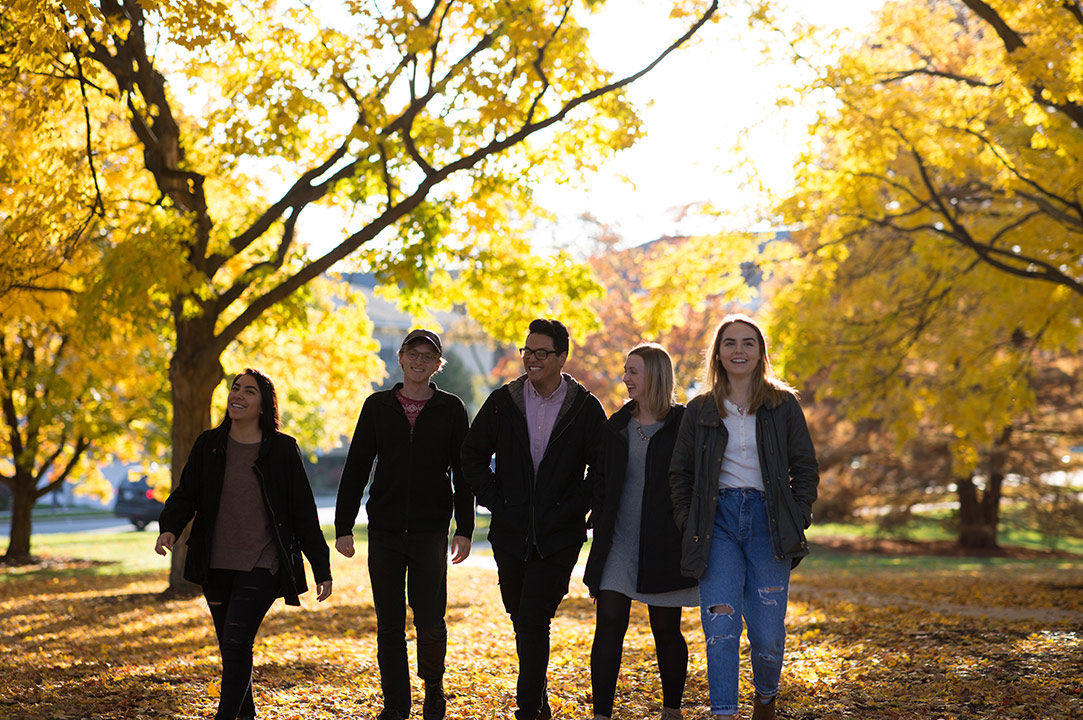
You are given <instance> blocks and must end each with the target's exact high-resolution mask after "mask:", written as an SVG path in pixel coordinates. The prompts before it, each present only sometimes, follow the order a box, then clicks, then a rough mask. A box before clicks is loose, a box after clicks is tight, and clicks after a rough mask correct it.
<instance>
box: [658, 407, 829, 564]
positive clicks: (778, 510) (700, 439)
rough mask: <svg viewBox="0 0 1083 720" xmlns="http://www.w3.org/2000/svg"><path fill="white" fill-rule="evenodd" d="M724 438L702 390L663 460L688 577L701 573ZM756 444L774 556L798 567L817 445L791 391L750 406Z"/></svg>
mask: <svg viewBox="0 0 1083 720" xmlns="http://www.w3.org/2000/svg"><path fill="white" fill-rule="evenodd" d="M728 439H729V432H728V431H727V430H726V425H725V424H724V423H723V422H722V418H721V417H720V416H719V414H718V407H717V406H716V405H715V401H714V396H713V395H711V394H710V393H709V392H708V393H704V394H702V395H697V396H696V397H695V398H693V399H692V401H691V402H689V403H688V410H687V411H685V414H684V419H683V420H682V421H681V428H680V431H679V432H678V433H677V445H676V447H675V448H674V449H673V460H672V462H671V463H670V466H669V486H670V497H671V499H672V501H673V518H674V520H675V521H676V522H677V525H678V527H680V528H681V530H682V554H681V572H683V573H684V574H685V575H687V576H688V577H693V578H701V577H703V573H704V572H705V571H706V569H707V556H708V554H709V552H710V549H711V531H712V528H713V527H714V517H715V510H716V508H717V498H718V475H719V473H720V472H721V470H722V456H723V454H725V452H726V442H727V440H728ZM756 448H757V450H758V452H759V456H760V472H761V474H762V476H763V488H764V495H765V496H766V501H767V521H768V523H769V524H770V527H771V544H772V545H773V546H774V551H775V559H777V560H787V559H788V560H790V564H791V566H793V567H797V564H798V563H799V562H801V558H803V557H804V556H805V555H808V543H807V542H806V541H805V529H806V528H807V527H808V526H809V525H811V524H812V503H813V502H815V501H816V494H817V492H816V488H817V486H818V485H819V483H820V472H819V465H818V464H817V462H816V450H815V448H814V447H813V445H812V438H811V437H810V436H809V432H808V425H807V424H806V423H805V414H804V413H803V412H802V411H801V404H800V403H798V401H797V398H795V397H793V396H792V395H788V396H787V397H786V399H785V400H783V401H782V402H781V403H780V404H779V405H777V406H776V407H773V408H769V407H767V406H766V405H765V406H763V407H761V408H760V409H759V410H757V411H756Z"/></svg>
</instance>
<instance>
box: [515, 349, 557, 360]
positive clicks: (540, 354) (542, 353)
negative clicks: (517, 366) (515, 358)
mask: <svg viewBox="0 0 1083 720" xmlns="http://www.w3.org/2000/svg"><path fill="white" fill-rule="evenodd" d="M519 354H520V355H522V356H523V359H524V360H525V359H526V358H527V357H528V356H530V355H533V356H534V357H536V358H538V359H539V360H545V358H547V357H549V356H550V355H559V354H560V353H558V352H557V351H556V350H534V349H533V348H527V347H521V348H519Z"/></svg>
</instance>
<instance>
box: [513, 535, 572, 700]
mask: <svg viewBox="0 0 1083 720" xmlns="http://www.w3.org/2000/svg"><path fill="white" fill-rule="evenodd" d="M581 547H582V546H581V545H572V546H571V547H568V548H564V549H563V550H558V551H557V552H555V553H553V554H552V555H549V556H548V557H544V558H542V557H538V555H537V553H535V552H532V553H531V555H530V557H529V558H528V559H526V560H523V559H522V558H521V557H519V556H517V555H514V554H512V553H508V552H503V551H501V550H500V549H499V548H496V547H494V548H493V558H494V559H495V560H496V567H497V577H498V578H499V582H500V597H501V598H502V599H503V601H504V609H505V610H507V611H508V614H509V615H511V622H512V624H513V625H514V627H515V652H516V654H517V655H518V656H519V677H518V680H517V681H516V684H515V703H516V705H518V709H517V710H516V712H515V717H516V718H520V719H524V718H525V719H526V720H533V718H535V717H537V715H538V712H539V710H541V707H542V703H543V701H544V699H545V676H546V672H547V670H548V668H549V623H550V621H551V620H552V619H553V616H554V615H556V613H557V608H558V607H559V606H560V601H561V600H563V599H564V596H565V595H567V594H568V581H569V580H570V579H571V576H572V568H574V567H575V561H576V560H578V559H579V550H580V548H581Z"/></svg>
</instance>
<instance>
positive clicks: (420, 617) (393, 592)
mask: <svg viewBox="0 0 1083 720" xmlns="http://www.w3.org/2000/svg"><path fill="white" fill-rule="evenodd" d="M368 534H369V539H368V556H369V557H368V562H369V581H370V582H371V583H372V603H373V605H374V606H375V607H376V662H377V663H378V664H379V666H380V689H381V690H382V691H383V695H384V707H385V708H387V709H392V710H398V711H399V713H400V714H401V715H402V716H403V717H406V716H407V715H408V714H409V712H410V666H409V661H408V659H407V657H406V602H407V595H408V596H409V603H410V610H412V611H413V614H414V629H415V630H416V631H417V675H418V677H420V678H421V679H422V680H424V681H425V682H435V681H439V680H440V679H442V678H443V677H444V656H445V654H446V653H447V625H446V624H445V622H444V613H445V611H446V609H447V542H448V540H447V534H446V533H438V532H437V533H401V532H389V531H386V530H377V529H375V528H371V527H370V528H369V531H368Z"/></svg>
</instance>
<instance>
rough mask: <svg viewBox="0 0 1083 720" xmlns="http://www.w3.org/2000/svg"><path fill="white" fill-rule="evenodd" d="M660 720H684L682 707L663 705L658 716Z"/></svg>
mask: <svg viewBox="0 0 1083 720" xmlns="http://www.w3.org/2000/svg"><path fill="white" fill-rule="evenodd" d="M658 720H684V715H682V714H681V710H680V708H667V707H666V706H665V705H663V706H662V714H661V715H659V716H658Z"/></svg>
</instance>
